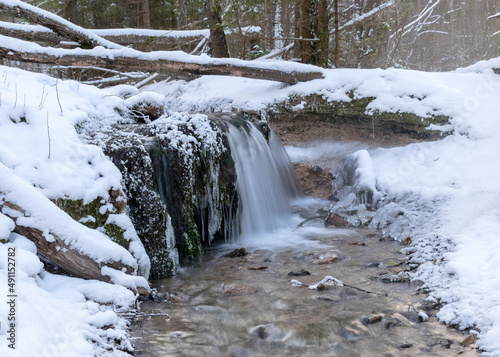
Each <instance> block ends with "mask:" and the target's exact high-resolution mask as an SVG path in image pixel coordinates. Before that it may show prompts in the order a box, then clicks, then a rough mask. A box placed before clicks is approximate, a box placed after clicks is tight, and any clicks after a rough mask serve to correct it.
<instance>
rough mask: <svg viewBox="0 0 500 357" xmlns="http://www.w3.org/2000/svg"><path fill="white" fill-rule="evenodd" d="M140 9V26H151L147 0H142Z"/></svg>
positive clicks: (146, 27) (147, 27)
mask: <svg viewBox="0 0 500 357" xmlns="http://www.w3.org/2000/svg"><path fill="white" fill-rule="evenodd" d="M141 11H142V28H145V29H149V28H151V19H150V12H149V0H142V2H141Z"/></svg>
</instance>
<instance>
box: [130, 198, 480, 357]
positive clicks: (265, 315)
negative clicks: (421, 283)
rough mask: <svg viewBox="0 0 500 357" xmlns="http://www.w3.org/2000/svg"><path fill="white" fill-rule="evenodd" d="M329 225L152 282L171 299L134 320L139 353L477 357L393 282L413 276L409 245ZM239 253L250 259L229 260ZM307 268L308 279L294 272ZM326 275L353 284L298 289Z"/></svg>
mask: <svg viewBox="0 0 500 357" xmlns="http://www.w3.org/2000/svg"><path fill="white" fill-rule="evenodd" d="M324 202H325V201H324ZM305 203H306V204H302V205H299V206H295V210H296V211H300V212H301V215H302V217H306V216H312V215H313V214H315V212H316V211H317V210H318V207H319V206H321V203H322V202H321V201H314V203H313V204H311V202H307V201H306V202H305ZM322 226H323V224H322V222H318V221H314V220H311V221H310V222H309V223H308V224H307V225H304V227H302V228H300V229H291V230H290V231H289V232H285V231H280V232H276V233H275V237H274V241H273V242H272V243H271V244H268V245H267V246H266V244H263V243H264V242H263V241H261V242H258V243H253V244H252V242H250V241H248V242H245V241H244V240H243V241H242V242H237V244H218V245H212V246H211V247H210V248H209V249H207V250H206V255H205V259H204V261H203V263H202V265H201V266H199V267H195V268H184V269H181V270H180V271H179V274H178V275H176V276H174V277H172V278H168V279H162V280H157V281H153V282H152V286H153V287H154V288H156V289H157V293H158V295H159V296H164V300H163V301H161V302H153V301H148V302H144V303H142V304H141V305H140V313H139V314H138V315H137V316H135V317H134V318H133V320H132V324H131V336H132V341H133V342H134V344H135V349H136V352H135V356H151V357H153V356H422V355H426V356H457V355H460V356H479V353H478V352H477V349H476V347H475V345H473V344H472V345H462V344H460V341H462V340H463V339H464V338H465V337H466V336H467V334H465V333H462V332H461V331H458V330H456V329H453V328H450V327H447V326H446V325H444V324H442V323H440V322H438V320H437V318H436V317H435V314H436V312H437V310H436V309H435V306H433V305H432V304H427V303H425V302H424V299H425V294H424V293H421V292H419V291H418V284H417V283H412V282H409V281H407V280H405V279H397V282H390V281H391V279H390V277H391V276H393V275H394V274H397V273H399V272H401V271H405V270H406V269H407V267H406V266H405V263H404V260H405V256H404V255H403V254H402V253H401V252H400V251H401V249H402V248H404V245H403V244H402V243H399V242H395V241H392V240H385V239H384V238H382V236H381V234H380V233H379V232H378V231H376V230H372V229H335V228H329V229H327V228H323V227H322ZM290 237H291V238H290ZM269 238H271V237H269V236H268V237H266V240H268V239H269ZM288 239H289V240H291V242H289V244H287V243H286V241H287V240H288ZM245 243H248V244H245ZM240 247H245V248H246V250H247V252H248V255H246V256H239V257H238V256H237V257H232V258H231V257H227V256H224V255H225V254H227V253H230V252H232V251H233V250H234V249H236V248H240ZM302 270H303V271H307V272H309V273H310V275H303V276H290V275H289V273H291V272H294V273H299V274H300V273H303V274H305V273H304V272H301V271H302ZM325 276H333V277H335V278H337V279H339V280H341V281H342V282H344V283H345V284H347V285H349V286H329V285H324V286H323V287H322V288H324V290H321V289H322V288H320V289H319V290H312V289H308V288H307V287H297V286H292V284H291V280H292V279H295V280H298V281H300V282H302V283H303V284H305V285H312V284H315V283H317V282H319V281H321V280H322V279H323V278H324V277H325ZM351 286H352V287H351ZM421 312H423V313H425V315H427V316H429V317H428V318H427V319H426V320H425V321H423V319H422V317H423V316H425V315H423V314H422V313H421ZM419 313H420V316H422V317H419Z"/></svg>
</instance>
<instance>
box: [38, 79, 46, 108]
mask: <svg viewBox="0 0 500 357" xmlns="http://www.w3.org/2000/svg"><path fill="white" fill-rule="evenodd" d="M44 95H45V84H44V85H43V89H42V98H41V99H40V104H38V108H40V109H42V103H43V96H44Z"/></svg>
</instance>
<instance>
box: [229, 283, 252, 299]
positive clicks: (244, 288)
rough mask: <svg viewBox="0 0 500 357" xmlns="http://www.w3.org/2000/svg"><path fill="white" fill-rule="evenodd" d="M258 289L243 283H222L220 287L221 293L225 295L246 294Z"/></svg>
mask: <svg viewBox="0 0 500 357" xmlns="http://www.w3.org/2000/svg"><path fill="white" fill-rule="evenodd" d="M258 291H259V289H257V288H255V287H253V286H248V285H243V284H228V285H225V284H224V285H223V286H222V288H221V295H226V296H236V295H247V294H255V293H256V292H258Z"/></svg>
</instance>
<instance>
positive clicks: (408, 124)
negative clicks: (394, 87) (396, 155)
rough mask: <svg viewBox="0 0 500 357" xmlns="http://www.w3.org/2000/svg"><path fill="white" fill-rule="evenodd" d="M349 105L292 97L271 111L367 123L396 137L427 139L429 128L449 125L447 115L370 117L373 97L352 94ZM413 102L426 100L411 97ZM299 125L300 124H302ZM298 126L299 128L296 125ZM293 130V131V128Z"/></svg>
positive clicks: (315, 96) (386, 114)
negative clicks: (298, 106) (407, 134)
mask: <svg viewBox="0 0 500 357" xmlns="http://www.w3.org/2000/svg"><path fill="white" fill-rule="evenodd" d="M347 95H348V97H349V98H350V101H328V100H327V99H325V98H324V97H323V96H321V95H319V94H313V95H309V96H305V97H304V96H291V97H289V98H288V101H286V102H282V103H279V104H276V105H275V106H274V107H273V108H271V115H273V114H274V115H278V114H279V115H280V116H281V115H285V116H286V115H287V114H288V115H290V116H291V117H297V116H298V117H300V118H304V117H307V116H310V115H316V116H318V115H319V117H320V118H322V120H325V121H331V122H337V123H347V124H353V123H359V124H362V123H365V124H364V125H367V126H371V125H372V124H373V123H375V125H380V126H382V127H383V128H384V129H385V130H392V131H393V132H394V133H411V134H412V135H413V136H415V137H420V138H427V137H428V136H429V130H427V129H426V128H427V127H428V126H429V125H430V124H438V125H439V124H446V123H448V121H449V118H448V117H446V116H444V115H434V114H432V113H431V114H430V115H429V116H428V117H421V116H418V115H416V114H413V113H406V112H395V113H391V112H381V111H375V112H373V113H367V108H368V105H369V104H370V103H371V102H372V101H373V100H375V98H374V97H364V98H358V97H356V95H355V94H354V93H353V92H350V93H347ZM409 98H411V99H413V100H419V101H420V100H423V99H424V98H417V97H414V96H409ZM303 102H305V104H304V108H303V109H301V110H300V111H293V110H292V107H294V106H296V105H298V104H301V103H303ZM299 122H300V120H299ZM297 125H299V124H297ZM291 129H292V130H293V128H291Z"/></svg>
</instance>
